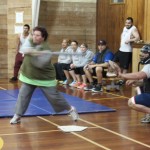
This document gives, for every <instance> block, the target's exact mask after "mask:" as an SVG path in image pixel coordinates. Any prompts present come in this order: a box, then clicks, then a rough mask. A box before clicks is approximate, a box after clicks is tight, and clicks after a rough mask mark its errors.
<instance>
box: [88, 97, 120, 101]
mask: <svg viewBox="0 0 150 150" xmlns="http://www.w3.org/2000/svg"><path fill="white" fill-rule="evenodd" d="M117 98H122V97H110V98H99V99H91V100H87V101H98V100H112V99H117Z"/></svg>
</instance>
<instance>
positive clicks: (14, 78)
mask: <svg viewBox="0 0 150 150" xmlns="http://www.w3.org/2000/svg"><path fill="white" fill-rule="evenodd" d="M16 81H18V78H17V77H12V78H11V79H10V80H9V82H16Z"/></svg>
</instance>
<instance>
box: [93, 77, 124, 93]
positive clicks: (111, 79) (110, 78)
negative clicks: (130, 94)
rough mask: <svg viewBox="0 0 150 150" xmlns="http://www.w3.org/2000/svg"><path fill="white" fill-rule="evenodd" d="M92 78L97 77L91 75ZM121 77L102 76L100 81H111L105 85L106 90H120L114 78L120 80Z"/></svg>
mask: <svg viewBox="0 0 150 150" xmlns="http://www.w3.org/2000/svg"><path fill="white" fill-rule="evenodd" d="M92 77H93V79H97V77H96V76H92ZM120 79H121V78H118V77H104V78H103V79H102V81H111V83H110V84H109V85H106V88H105V89H106V91H115V90H118V91H119V90H120V85H115V81H116V80H120Z"/></svg>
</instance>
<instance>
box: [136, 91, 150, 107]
mask: <svg viewBox="0 0 150 150" xmlns="http://www.w3.org/2000/svg"><path fill="white" fill-rule="evenodd" d="M134 100H135V104H140V105H143V106H146V107H150V93H142V94H140V95H136V96H134Z"/></svg>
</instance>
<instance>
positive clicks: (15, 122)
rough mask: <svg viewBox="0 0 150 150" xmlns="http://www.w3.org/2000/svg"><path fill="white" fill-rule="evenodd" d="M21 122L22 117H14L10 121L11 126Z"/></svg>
mask: <svg viewBox="0 0 150 150" xmlns="http://www.w3.org/2000/svg"><path fill="white" fill-rule="evenodd" d="M20 122H21V116H19V115H16V114H15V115H14V116H13V118H12V119H11V120H10V124H17V123H20Z"/></svg>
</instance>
